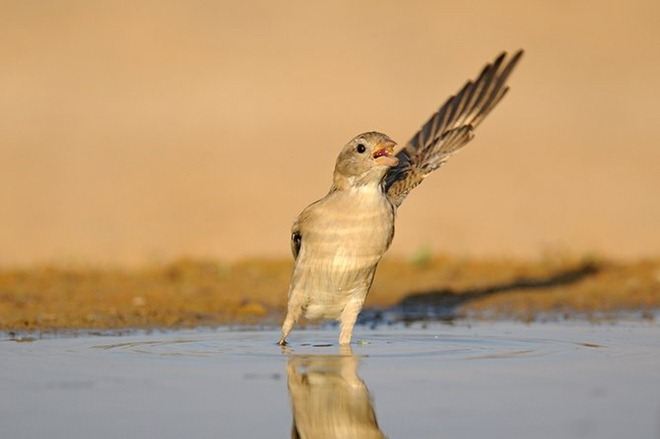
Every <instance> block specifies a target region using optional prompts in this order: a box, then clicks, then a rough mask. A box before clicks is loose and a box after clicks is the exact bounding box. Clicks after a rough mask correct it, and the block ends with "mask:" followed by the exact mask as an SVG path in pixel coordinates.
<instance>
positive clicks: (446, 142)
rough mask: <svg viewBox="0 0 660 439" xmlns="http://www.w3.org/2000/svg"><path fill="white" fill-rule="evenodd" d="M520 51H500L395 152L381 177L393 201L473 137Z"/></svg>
mask: <svg viewBox="0 0 660 439" xmlns="http://www.w3.org/2000/svg"><path fill="white" fill-rule="evenodd" d="M522 54H523V51H522V50H519V51H518V52H516V53H515V54H514V55H513V56H512V57H511V58H509V59H507V54H506V52H503V53H502V54H501V55H500V56H498V57H497V58H496V59H495V60H494V61H493V62H492V63H490V64H488V65H486V66H485V67H484V68H483V70H482V71H481V74H480V75H479V77H478V78H477V79H475V80H474V81H468V82H467V83H466V84H465V85H464V86H463V88H462V89H461V90H460V91H459V92H458V93H457V94H456V95H455V96H451V97H449V99H447V101H446V102H445V103H444V104H443V105H442V106H441V107H440V109H439V110H438V111H437V112H436V113H435V114H433V116H431V118H430V119H429V120H428V121H427V122H426V123H425V124H424V126H422V128H421V129H420V130H419V131H418V132H417V133H415V135H414V136H413V137H412V139H410V141H408V143H407V144H406V146H405V147H404V148H403V149H402V150H401V151H399V152H398V153H397V158H398V159H399V164H398V165H397V166H395V167H393V168H391V169H390V170H389V171H388V173H387V175H386V176H385V179H384V185H385V186H384V189H385V191H386V193H387V196H388V198H389V199H390V201H391V202H392V204H394V205H395V206H399V205H401V203H402V202H403V200H404V199H405V197H406V195H408V192H410V191H411V190H412V189H413V188H414V187H415V186H417V185H418V184H420V183H421V182H422V180H424V178H425V177H426V176H427V175H428V174H430V173H431V172H432V171H434V170H435V169H438V168H439V167H440V166H441V165H442V164H443V163H444V162H446V161H447V159H449V157H450V156H451V155H452V154H454V153H455V152H456V151H458V150H459V149H460V148H461V147H463V146H464V145H465V144H467V143H468V142H469V141H470V140H471V139H472V137H474V130H475V129H476V128H477V126H479V124H480V123H481V122H482V121H483V120H484V118H485V117H486V116H487V115H488V113H490V111H491V110H492V109H493V108H494V107H495V106H496V105H497V104H498V103H499V102H500V100H501V99H502V98H503V97H504V95H505V94H506V93H507V91H508V90H509V87H507V86H506V81H507V79H508V78H509V75H510V74H511V72H512V71H513V69H514V67H515V66H516V64H517V63H518V61H519V60H520V58H521V57H522Z"/></svg>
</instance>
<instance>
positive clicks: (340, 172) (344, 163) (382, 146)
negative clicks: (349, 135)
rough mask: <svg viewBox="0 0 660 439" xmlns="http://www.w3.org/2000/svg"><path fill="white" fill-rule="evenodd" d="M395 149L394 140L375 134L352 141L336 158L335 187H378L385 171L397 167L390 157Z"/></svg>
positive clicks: (364, 135)
mask: <svg viewBox="0 0 660 439" xmlns="http://www.w3.org/2000/svg"><path fill="white" fill-rule="evenodd" d="M395 146H396V142H395V141H394V140H392V139H390V138H389V137H388V136H386V135H385V134H382V133H377V132H375V131H371V132H368V133H363V134H360V135H359V136H356V137H354V138H353V139H352V140H351V141H350V142H348V143H347V144H346V146H344V149H342V151H341V153H339V157H337V164H336V165H335V177H334V180H335V185H336V186H338V187H346V186H347V185H348V186H361V185H366V184H380V181H381V180H382V179H383V177H384V176H385V173H386V172H387V170H388V169H389V168H391V167H392V166H396V165H397V164H398V163H399V160H398V159H397V158H396V157H395V155H394V147H395Z"/></svg>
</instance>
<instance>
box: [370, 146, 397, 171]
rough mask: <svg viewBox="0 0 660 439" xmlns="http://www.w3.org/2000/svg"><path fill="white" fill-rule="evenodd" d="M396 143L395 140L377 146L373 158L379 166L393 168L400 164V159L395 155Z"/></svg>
mask: <svg viewBox="0 0 660 439" xmlns="http://www.w3.org/2000/svg"><path fill="white" fill-rule="evenodd" d="M395 146H396V142H395V141H394V140H390V139H387V140H384V141H382V142H380V143H379V144H378V146H376V149H375V150H374V154H373V158H374V160H375V161H376V163H377V164H379V165H381V166H387V167H392V166H396V165H397V164H399V159H397V158H396V156H395V155H394V147H395Z"/></svg>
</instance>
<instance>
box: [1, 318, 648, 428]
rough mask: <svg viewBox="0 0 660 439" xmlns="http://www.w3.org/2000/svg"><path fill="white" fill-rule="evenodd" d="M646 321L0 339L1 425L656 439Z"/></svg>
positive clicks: (194, 332)
mask: <svg viewBox="0 0 660 439" xmlns="http://www.w3.org/2000/svg"><path fill="white" fill-rule="evenodd" d="M659 336H660V328H658V326H657V324H656V323H653V322H643V323H624V322H620V323H617V324H603V325H590V324H587V323H577V322H574V323H563V324H556V323H535V324H531V325H530V324H521V323H518V324H516V323H506V322H505V323H495V324H493V323H478V324H472V325H469V326H466V325H465V324H456V325H453V326H447V325H439V324H435V325H430V326H427V327H426V329H422V328H421V327H420V326H419V325H413V326H412V327H409V328H404V327H403V326H401V325H399V326H395V327H379V328H377V329H375V330H369V329H367V328H365V327H360V328H358V331H357V334H356V343H355V344H354V345H353V348H352V351H351V352H348V351H346V350H340V349H338V348H337V346H335V345H333V343H334V342H335V333H334V331H297V332H294V333H293V335H292V337H291V342H292V345H291V347H290V348H289V349H287V350H284V351H281V350H280V348H279V347H278V346H276V345H275V343H274V341H275V340H276V339H277V333H276V332H275V331H250V330H243V331H227V330H220V331H180V332H171V333H153V334H150V335H147V334H133V335H130V336H106V337H101V336H94V337H90V336H85V337H74V338H51V339H41V340H36V341H32V342H26V340H23V342H22V343H17V342H16V341H12V340H8V339H2V340H0V356H1V358H2V362H0V368H1V369H2V373H1V374H0V415H1V417H2V422H0V436H2V437H7V438H16V439H27V438H40V437H48V438H52V439H59V438H67V439H68V438H71V437H95V438H116V437H125V438H146V437H160V438H164V439H167V438H180V437H196V438H212V437H213V438H216V437H222V438H239V437H250V438H273V437H296V436H295V435H294V436H292V435H291V432H292V431H297V432H298V433H299V434H300V437H315V438H317V437H318V438H320V437H323V438H332V437H337V438H344V439H345V438H350V437H356V438H358V437H359V438H381V437H384V436H387V437H390V438H406V437H414V438H419V439H424V438H429V439H430V438H433V439H436V438H438V437H451V438H469V439H473V438H476V437H491V438H504V437H527V438H535V439H545V438H552V439H555V438H557V437H561V438H567V439H572V438H587V439H588V438H598V439H609V438H617V439H618V438H621V437H634V438H636V439H656V438H658V437H659V435H660V424H659V423H658V420H659V419H660V349H659V347H658V337H659Z"/></svg>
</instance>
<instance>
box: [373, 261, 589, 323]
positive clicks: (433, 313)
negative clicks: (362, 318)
mask: <svg viewBox="0 0 660 439" xmlns="http://www.w3.org/2000/svg"><path fill="white" fill-rule="evenodd" d="M599 271H600V266H599V265H598V264H596V263H594V262H585V263H582V264H580V265H578V266H577V267H574V268H570V269H567V270H563V271H560V272H557V273H554V274H551V275H549V276H543V277H522V278H519V279H516V280H513V281H511V282H505V283H499V284H494V285H488V286H485V287H481V288H471V289H466V290H453V289H451V288H444V289H439V290H430V291H422V292H416V293H412V294H409V295H408V296H406V297H405V298H403V299H402V300H401V302H399V303H398V304H397V305H396V306H394V307H392V308H391V309H389V310H387V311H386V313H385V314H387V315H388V317H387V318H386V319H385V318H384V316H383V315H382V313H376V315H372V316H371V319H370V320H371V321H372V322H374V321H375V320H380V321H382V320H384V319H385V320H389V321H403V322H413V321H419V320H453V319H455V318H458V317H460V315H459V312H458V311H459V308H460V306H461V305H464V304H466V303H468V302H471V301H474V300H478V299H483V298H486V297H491V296H495V295H497V294H505V293H510V292H514V291H519V290H525V291H528V292H533V291H538V290H544V289H548V291H549V290H550V289H551V288H555V287H560V286H566V285H570V284H573V283H577V282H580V281H582V280H584V279H585V278H587V277H589V276H592V275H594V274H596V273H598V272H599Z"/></svg>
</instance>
